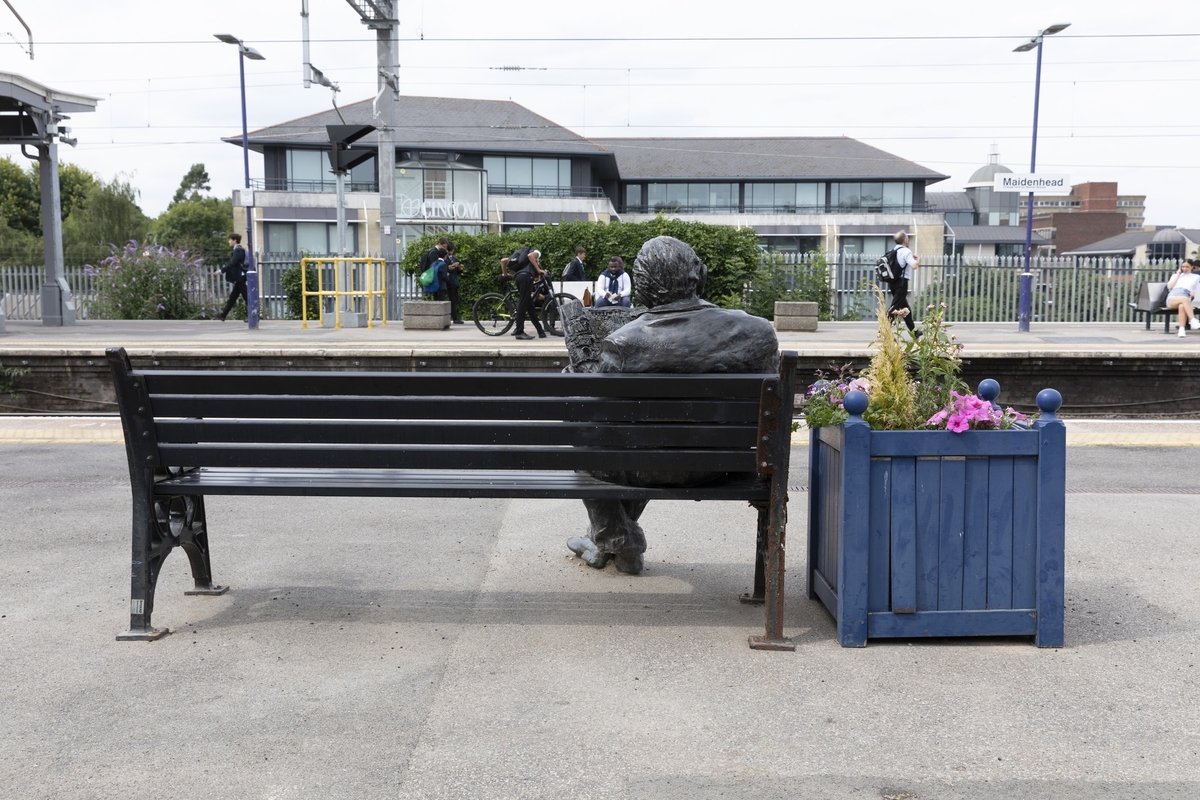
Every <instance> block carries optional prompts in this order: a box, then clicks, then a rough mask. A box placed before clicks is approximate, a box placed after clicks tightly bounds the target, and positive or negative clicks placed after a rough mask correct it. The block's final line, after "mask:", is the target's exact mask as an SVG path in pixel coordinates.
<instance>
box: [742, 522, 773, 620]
mask: <svg viewBox="0 0 1200 800" xmlns="http://www.w3.org/2000/svg"><path fill="white" fill-rule="evenodd" d="M750 505H752V506H754V507H755V508H756V509H758V537H757V538H758V541H757V542H756V544H755V548H754V591H752V592H749V593H746V594H742V595H741V596H739V597H738V600H741V601H742V602H743V603H746V604H747V605H752V606H761V605H762V604H763V603H765V602H766V601H767V537H768V535H769V532H770V520H771V517H770V506H769V505H768V504H767V503H763V502H751V503H750Z"/></svg>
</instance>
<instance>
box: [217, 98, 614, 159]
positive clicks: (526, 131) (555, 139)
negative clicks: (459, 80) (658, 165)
mask: <svg viewBox="0 0 1200 800" xmlns="http://www.w3.org/2000/svg"><path fill="white" fill-rule="evenodd" d="M373 102H374V101H373V100H363V101H361V102H358V103H353V104H351V105H348V106H343V107H342V116H343V117H345V118H346V124H347V125H371V124H373V122H374V121H373V119H372V104H373ZM340 124H341V120H340V119H338V115H337V113H336V112H335V111H334V110H333V109H332V108H330V109H328V110H326V111H321V112H319V113H317V114H311V115H309V116H307V117H300V118H299V119H294V120H290V121H288V122H282V123H280V124H278V125H271V126H269V127H266V128H260V129H259V130H256V131H251V132H250V136H249V138H250V143H251V145H252V146H253V147H254V149H255V150H260V151H261V149H262V146H263V145H264V144H273V145H279V144H282V145H288V144H308V145H313V144H321V145H327V144H329V137H328V135H327V134H326V131H325V126H326V125H340ZM224 141H226V142H230V143H231V144H236V145H238V146H241V143H242V138H241V136H240V135H237V136H229V137H226V138H225V139H224ZM359 141H360V143H362V144H370V145H374V144H376V136H375V134H374V133H370V134H368V135H367V136H365V137H363V138H362V139H361V140H359ZM396 146H397V147H398V148H406V147H411V148H426V149H429V150H454V151H472V150H482V151H492V152H494V151H504V152H529V153H547V154H560V155H576V154H586V155H603V154H604V151H603V150H602V149H601V148H600V147H597V146H596V145H595V144H593V143H592V142H590V141H588V140H587V139H585V138H583V137H582V136H580V135H579V134H577V133H575V132H574V131H570V130H567V129H566V128H564V127H562V126H561V125H556V124H555V123H553V122H551V121H550V120H548V119H546V118H545V117H542V116H539V115H537V114H535V113H533V112H532V111H530V110H529V109H527V108H525V107H524V106H521V105H518V104H517V103H514V102H512V101H509V100H464V99H461V98H454V97H408V96H403V97H401V98H400V100H399V102H398V103H397V105H396Z"/></svg>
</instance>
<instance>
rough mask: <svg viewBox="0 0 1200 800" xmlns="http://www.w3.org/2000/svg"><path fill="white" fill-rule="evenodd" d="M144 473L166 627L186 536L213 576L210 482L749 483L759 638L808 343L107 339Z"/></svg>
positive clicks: (472, 485)
mask: <svg viewBox="0 0 1200 800" xmlns="http://www.w3.org/2000/svg"><path fill="white" fill-rule="evenodd" d="M107 355H108V360H109V363H110V365H111V367H112V372H113V379H114V382H115V385H116V393H117V402H118V405H119V407H120V411H121V424H122V426H123V428H124V432H125V448H126V451H127V454H128V457H129V474H130V481H131V484H132V488H133V557H132V576H131V580H132V590H131V606H130V626H129V630H128V631H127V632H125V633H122V634H120V635H119V636H118V637H117V638H118V639H120V640H153V639H157V638H159V637H161V636H163V635H165V634H166V633H168V632H169V630H168V629H166V628H154V627H152V626H151V621H150V617H151V614H152V613H153V611H154V587H155V583H156V581H157V578H158V574H159V570H160V569H161V568H162V564H163V561H164V559H165V558H166V557H167V555H168V554H169V553H170V552H171V550H172V549H174V548H175V547H181V548H183V550H184V552H185V553H187V555H188V559H189V561H190V562H191V569H192V577H193V579H194V580H195V589H194V590H192V591H189V592H187V594H221V593H223V592H224V591H225V587H221V586H217V585H215V584H214V583H213V576H212V568H211V563H210V560H209V539H208V530H207V527H206V525H205V516H204V496H205V495H300V496H352V497H461V498H475V497H498V498H522V499H526V498H585V497H592V498H643V499H652V500H659V499H663V500H666V499H678V500H740V501H748V502H749V503H751V504H752V505H753V506H754V507H755V508H757V509H758V531H757V534H758V535H757V541H756V548H755V553H756V555H755V576H754V591H753V592H752V593H751V594H749V595H746V596H745V597H744V598H743V599H745V600H747V601H749V602H756V601H757V602H765V604H766V633H765V635H764V636H754V637H751V647H755V648H757V649H772V650H780V649H791V645H790V643H788V642H787V640H785V639H784V637H783V600H784V591H783V575H784V562H783V552H784V548H783V545H784V533H785V526H786V503H787V481H788V457H789V447H790V444H791V424H792V411H793V403H794V391H795V379H794V373H795V366H796V354H795V353H794V352H786V353H784V354H782V357H781V359H780V372H779V374H778V375H774V374H755V375H665V374H655V375H610V374H606V375H584V374H561V373H550V374H537V373H465V372H459V373H417V372H300V371H278V372H266V371H253V372H251V371H232V370H230V371H225V370H219V371H209V370H186V371H182V370H157V369H155V370H135V369H133V368H132V366H131V364H130V361H129V358H128V357H127V355H126V353H125V350H124V349H123V348H110V349H109V350H108V351H107ZM634 469H636V470H671V471H684V472H717V473H728V474H729V477H728V478H725V479H721V480H717V481H713V482H709V483H705V484H703V485H701V486H687V487H671V488H644V487H631V486H622V485H616V484H612V483H606V482H604V481H601V480H597V479H596V478H593V477H591V476H590V475H588V474H586V472H581V470H582V471H589V470H634Z"/></svg>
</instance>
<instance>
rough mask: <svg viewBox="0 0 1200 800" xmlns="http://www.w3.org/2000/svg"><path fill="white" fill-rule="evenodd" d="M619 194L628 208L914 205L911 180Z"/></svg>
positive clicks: (667, 187)
mask: <svg viewBox="0 0 1200 800" xmlns="http://www.w3.org/2000/svg"><path fill="white" fill-rule="evenodd" d="M827 194H828V201H827V199H826V195H827ZM621 200H622V201H623V203H624V205H623V207H622V209H621V210H622V211H624V212H629V213H639V212H640V213H655V212H658V211H674V212H683V213H694V214H706V213H707V214H739V213H746V214H824V213H829V212H839V211H841V212H858V213H885V214H886V213H907V212H911V211H912V210H913V185H912V183H911V182H899V181H891V182H887V181H880V182H861V181H859V182H841V183H832V184H826V183H823V182H795V181H786V182H772V183H757V182H755V183H749V182H748V183H744V184H741V183H645V184H641V183H627V184H624V187H623V194H622V197H621Z"/></svg>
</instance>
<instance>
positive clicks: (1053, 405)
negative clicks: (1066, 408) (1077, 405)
mask: <svg viewBox="0 0 1200 800" xmlns="http://www.w3.org/2000/svg"><path fill="white" fill-rule="evenodd" d="M1037 407H1038V408H1039V409H1041V411H1042V413H1043V414H1045V415H1046V416H1048V417H1053V416H1054V412H1055V411H1058V410H1059V409H1060V408H1062V395H1061V394H1059V393H1058V390H1056V389H1042V390H1041V391H1040V392H1038V396H1037Z"/></svg>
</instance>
